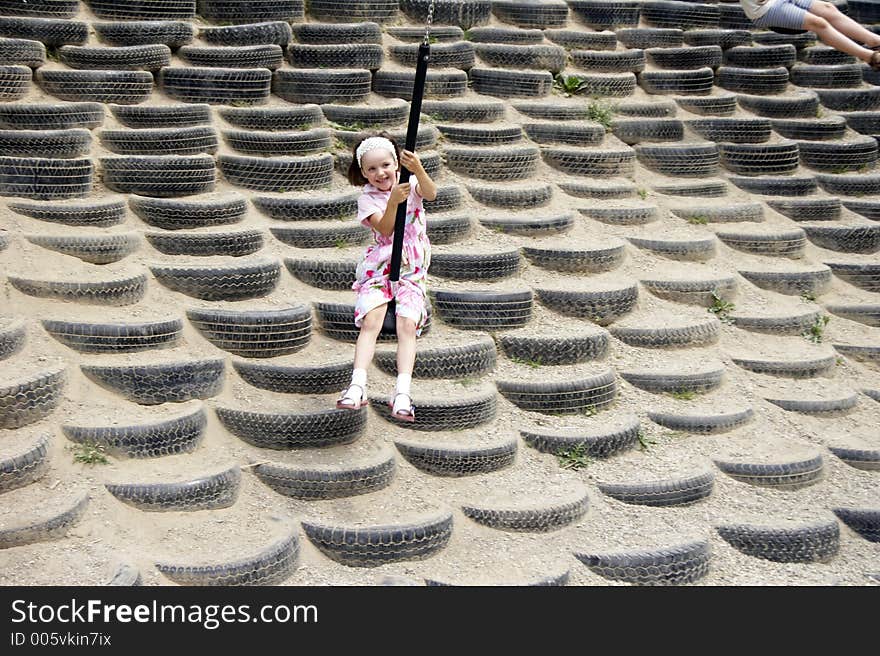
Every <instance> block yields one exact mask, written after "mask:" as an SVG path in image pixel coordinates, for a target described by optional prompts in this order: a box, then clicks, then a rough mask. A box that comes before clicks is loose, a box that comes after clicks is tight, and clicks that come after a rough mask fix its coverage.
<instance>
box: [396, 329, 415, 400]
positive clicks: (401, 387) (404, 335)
mask: <svg viewBox="0 0 880 656" xmlns="http://www.w3.org/2000/svg"><path fill="white" fill-rule="evenodd" d="M415 362H416V322H415V321H413V320H412V319H408V318H406V317H397V386H396V387H395V390H394V401H393V406H394V407H393V409H392V410H393V412H395V413H398V412H405V413H409V412H410V404H411V401H412V396H411V395H410V384H411V383H412V372H413V367H414V365H415Z"/></svg>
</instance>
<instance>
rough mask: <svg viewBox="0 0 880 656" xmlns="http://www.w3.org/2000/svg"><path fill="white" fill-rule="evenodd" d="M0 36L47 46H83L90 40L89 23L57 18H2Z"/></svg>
mask: <svg viewBox="0 0 880 656" xmlns="http://www.w3.org/2000/svg"><path fill="white" fill-rule="evenodd" d="M0 36H4V37H8V38H11V39H28V40H31V41H39V42H41V43H43V44H45V45H47V46H55V47H57V46H63V45H68V44H70V45H82V44H84V43H85V42H86V41H88V38H89V26H88V23H84V22H82V21H72V20H62V19H57V18H7V17H2V16H0Z"/></svg>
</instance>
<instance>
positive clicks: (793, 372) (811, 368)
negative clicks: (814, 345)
mask: <svg viewBox="0 0 880 656" xmlns="http://www.w3.org/2000/svg"><path fill="white" fill-rule="evenodd" d="M731 361H732V362H733V363H734V364H736V365H738V366H740V367H742V368H743V369H746V370H748V371H753V372H755V373H758V374H766V375H768V376H780V377H783V378H815V377H816V376H823V375H825V374H828V373H831V372H832V370H833V369H834V367H835V366H836V364H837V362H836V357H835V356H833V355H829V356H826V357H814V358H805V359H800V360H758V359H746V358H731Z"/></svg>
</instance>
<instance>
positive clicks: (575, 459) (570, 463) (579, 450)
mask: <svg viewBox="0 0 880 656" xmlns="http://www.w3.org/2000/svg"><path fill="white" fill-rule="evenodd" d="M556 459H557V460H558V461H559V466H560V467H562V469H572V470H575V471H577V470H578V469H583V468H584V467H586V466H587V465H589V464H590V463H591V462H592V461H593V459H592V458H590V456H588V455H587V445H586V444H584V443H581V444H578V445H576V446H573V447H571V448H570V449H560V450H559V451H557V452H556Z"/></svg>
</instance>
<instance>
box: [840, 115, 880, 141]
mask: <svg viewBox="0 0 880 656" xmlns="http://www.w3.org/2000/svg"><path fill="white" fill-rule="evenodd" d="M843 118H844V120H845V121H846V124H847V125H849V127H850V128H852V129H853V130H855V131H856V132H858V133H859V134H867V135H871V136H873V135H877V134H880V112H848V113H847V114H844V115H843Z"/></svg>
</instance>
